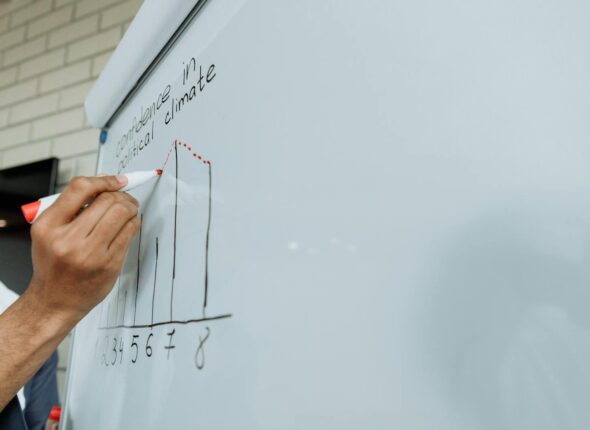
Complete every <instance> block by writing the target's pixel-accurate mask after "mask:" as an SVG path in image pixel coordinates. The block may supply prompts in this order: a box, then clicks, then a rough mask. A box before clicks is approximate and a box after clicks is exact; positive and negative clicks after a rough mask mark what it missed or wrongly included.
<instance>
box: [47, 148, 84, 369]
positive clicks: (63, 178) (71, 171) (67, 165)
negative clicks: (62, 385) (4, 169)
mask: <svg viewBox="0 0 590 430" xmlns="http://www.w3.org/2000/svg"><path fill="white" fill-rule="evenodd" d="M52 153H53V151H52ZM77 167H78V160H77V158H60V159H59V164H58V166H57V183H58V185H63V184H66V183H67V182H68V181H69V180H70V179H72V178H73V177H74V176H76V171H77ZM60 358H61V357H60Z"/></svg>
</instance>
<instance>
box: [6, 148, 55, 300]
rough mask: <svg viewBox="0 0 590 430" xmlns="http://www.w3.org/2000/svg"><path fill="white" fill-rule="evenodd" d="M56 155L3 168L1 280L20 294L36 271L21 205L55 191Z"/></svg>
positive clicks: (28, 228)
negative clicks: (32, 261)
mask: <svg viewBox="0 0 590 430" xmlns="http://www.w3.org/2000/svg"><path fill="white" fill-rule="evenodd" d="M57 164H58V160H57V158H50V159H47V160H42V161H37V162H35V163H31V164H26V165H23V166H18V167H13V168H10V169H4V170H0V281H2V282H4V284H6V286H7V287H8V288H10V289H11V290H13V291H15V292H16V293H18V294H22V293H23V291H24V290H25V289H26V288H27V285H28V284H29V281H30V279H31V274H32V273H33V267H32V263H31V237H30V233H29V230H30V226H29V224H28V223H27V222H26V220H25V219H24V217H23V215H22V213H21V210H20V207H21V205H23V204H25V203H30V202H34V201H35V200H38V199H39V198H40V197H44V196H47V195H50V194H53V193H54V192H55V183H56V179H57Z"/></svg>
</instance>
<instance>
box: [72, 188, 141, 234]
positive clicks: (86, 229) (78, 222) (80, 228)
mask: <svg viewBox="0 0 590 430" xmlns="http://www.w3.org/2000/svg"><path fill="white" fill-rule="evenodd" d="M125 202H127V203H131V204H133V205H135V206H136V207H139V202H138V201H137V200H136V199H135V198H134V197H133V196H131V195H130V194H128V193H121V192H114V193H109V192H107V193H101V194H99V195H98V197H96V199H94V201H93V202H92V204H91V205H90V206H88V208H86V209H85V210H84V211H83V212H82V213H81V214H80V215H78V216H77V217H76V219H75V220H74V221H73V222H72V227H73V228H74V229H75V231H76V233H78V234H79V235H80V236H81V237H84V238H85V237H87V236H88V235H90V234H91V233H92V231H93V230H94V228H95V227H96V225H97V224H98V222H99V221H100V219H101V218H102V217H103V216H104V215H105V214H106V213H107V211H108V210H109V209H110V207H111V206H113V205H115V204H117V203H125Z"/></svg>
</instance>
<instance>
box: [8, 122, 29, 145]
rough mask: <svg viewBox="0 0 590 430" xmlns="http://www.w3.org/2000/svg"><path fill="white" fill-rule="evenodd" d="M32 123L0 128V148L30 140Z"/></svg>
mask: <svg viewBox="0 0 590 430" xmlns="http://www.w3.org/2000/svg"><path fill="white" fill-rule="evenodd" d="M30 130H31V125H30V124H23V125H18V126H16V127H10V128H5V129H3V130H0V149H2V148H9V147H11V146H16V145H18V144H19V143H24V142H26V141H28V140H29V132H30Z"/></svg>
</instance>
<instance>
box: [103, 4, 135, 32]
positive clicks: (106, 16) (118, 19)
mask: <svg viewBox="0 0 590 430" xmlns="http://www.w3.org/2000/svg"><path fill="white" fill-rule="evenodd" d="M141 3H142V0H127V1H125V2H123V3H121V4H119V5H117V6H114V7H111V8H110V9H107V10H105V11H104V12H103V13H102V14H101V19H100V28H101V29H105V28H108V27H112V26H114V25H117V24H122V23H125V22H127V21H131V19H133V17H134V16H135V14H137V11H138V10H139V7H140V6H141Z"/></svg>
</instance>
